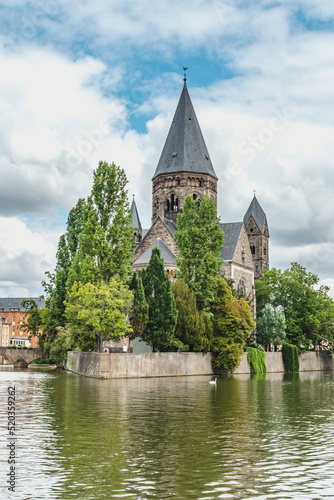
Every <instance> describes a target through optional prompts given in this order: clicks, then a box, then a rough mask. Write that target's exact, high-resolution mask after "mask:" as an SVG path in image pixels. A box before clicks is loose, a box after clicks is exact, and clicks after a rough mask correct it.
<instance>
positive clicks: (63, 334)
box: [50, 326, 72, 366]
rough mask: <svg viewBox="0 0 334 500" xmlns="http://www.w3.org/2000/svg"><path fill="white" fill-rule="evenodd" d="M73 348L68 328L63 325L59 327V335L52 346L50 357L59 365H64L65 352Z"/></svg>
mask: <svg viewBox="0 0 334 500" xmlns="http://www.w3.org/2000/svg"><path fill="white" fill-rule="evenodd" d="M71 349H72V342H71V339H70V336H69V334H68V332H67V330H66V329H65V328H63V327H61V326H59V327H57V336H56V337H55V339H54V341H53V342H52V344H51V348H50V358H51V359H52V361H53V362H54V363H55V364H56V365H57V366H62V364H63V360H64V356H65V354H66V353H67V351H70V350H71Z"/></svg>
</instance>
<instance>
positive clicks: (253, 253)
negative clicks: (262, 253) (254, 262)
mask: <svg viewBox="0 0 334 500" xmlns="http://www.w3.org/2000/svg"><path fill="white" fill-rule="evenodd" d="M250 249H251V253H252V255H255V245H251V246H250Z"/></svg>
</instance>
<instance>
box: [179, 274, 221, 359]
mask: <svg viewBox="0 0 334 500" xmlns="http://www.w3.org/2000/svg"><path fill="white" fill-rule="evenodd" d="M172 292H173V295H174V298H175V304H176V309H177V311H178V316H177V324H176V328H175V332H174V337H175V338H176V339H178V340H180V341H181V342H182V343H183V344H184V345H188V346H189V350H190V351H209V350H210V340H211V333H212V325H211V322H210V320H207V318H206V317H205V315H204V314H203V313H201V312H199V311H198V310H197V307H196V297H195V294H194V292H193V291H192V290H190V288H189V287H188V285H186V283H182V281H179V280H176V281H175V283H173V284H172Z"/></svg>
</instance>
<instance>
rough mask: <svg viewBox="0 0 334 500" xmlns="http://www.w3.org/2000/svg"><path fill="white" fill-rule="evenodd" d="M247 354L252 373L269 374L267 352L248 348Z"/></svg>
mask: <svg viewBox="0 0 334 500" xmlns="http://www.w3.org/2000/svg"><path fill="white" fill-rule="evenodd" d="M246 352H247V361H248V364H249V367H250V370H251V373H267V367H266V354H265V352H264V351H263V350H261V351H259V350H257V349H254V348H253V347H247V349H246Z"/></svg>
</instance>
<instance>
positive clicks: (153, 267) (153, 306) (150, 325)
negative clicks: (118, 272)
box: [142, 247, 177, 352]
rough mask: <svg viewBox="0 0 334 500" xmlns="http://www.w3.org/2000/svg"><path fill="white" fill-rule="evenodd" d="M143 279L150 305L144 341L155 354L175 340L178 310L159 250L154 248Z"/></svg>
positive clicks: (143, 335)
mask: <svg viewBox="0 0 334 500" xmlns="http://www.w3.org/2000/svg"><path fill="white" fill-rule="evenodd" d="M142 279H143V285H144V289H145V296H146V300H147V303H148V305H149V311H148V321H147V325H146V328H145V330H144V332H143V334H142V339H143V340H144V341H145V342H147V343H148V344H149V345H151V347H152V350H153V352H156V351H157V350H166V349H167V348H168V346H169V345H170V343H171V341H172V339H173V333H174V330H175V326H176V321H177V310H176V306H175V300H174V296H173V294H172V291H171V283H170V280H169V278H168V276H167V274H166V272H165V269H164V261H163V259H162V258H161V254H160V249H159V248H157V247H155V248H153V250H152V255H151V258H150V262H149V264H148V266H147V269H146V271H145V272H144V273H143V278H142Z"/></svg>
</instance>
